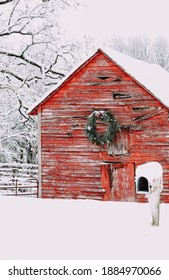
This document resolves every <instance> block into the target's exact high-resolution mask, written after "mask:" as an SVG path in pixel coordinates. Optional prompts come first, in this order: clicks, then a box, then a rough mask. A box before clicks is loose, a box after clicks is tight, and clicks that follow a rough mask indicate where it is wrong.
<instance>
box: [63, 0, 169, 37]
mask: <svg viewBox="0 0 169 280" xmlns="http://www.w3.org/2000/svg"><path fill="white" fill-rule="evenodd" d="M80 3H84V5H85V6H83V7H80V9H79V10H77V11H64V16H63V18H62V26H63V27H64V29H65V32H66V34H67V35H68V36H70V37H71V36H72V37H79V36H81V35H84V34H87V35H91V36H96V37H97V38H99V39H102V40H104V39H109V38H112V36H114V35H116V36H121V37H123V36H126V37H129V36H133V35H143V34H147V35H148V36H150V37H151V38H155V37H157V36H163V37H165V38H166V39H168V40H169V1H168V0H103V1H102V0H80Z"/></svg>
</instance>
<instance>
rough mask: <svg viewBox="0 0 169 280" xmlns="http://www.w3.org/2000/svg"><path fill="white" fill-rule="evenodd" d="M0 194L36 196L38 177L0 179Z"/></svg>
mask: <svg viewBox="0 0 169 280" xmlns="http://www.w3.org/2000/svg"><path fill="white" fill-rule="evenodd" d="M0 194H1V195H6V196H31V197H38V179H36V178H25V179H15V178H14V179H10V180H9V179H6V180H0Z"/></svg>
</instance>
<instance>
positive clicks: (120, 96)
mask: <svg viewBox="0 0 169 280" xmlns="http://www.w3.org/2000/svg"><path fill="white" fill-rule="evenodd" d="M113 98H114V99H126V98H131V94H127V93H119V92H116V93H113Z"/></svg>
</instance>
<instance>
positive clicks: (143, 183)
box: [137, 176, 149, 192]
mask: <svg viewBox="0 0 169 280" xmlns="http://www.w3.org/2000/svg"><path fill="white" fill-rule="evenodd" d="M137 191H138V192H149V183H148V180H147V178H145V177H143V176H141V177H139V178H138V180H137Z"/></svg>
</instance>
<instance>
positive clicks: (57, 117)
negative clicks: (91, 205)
mask: <svg viewBox="0 0 169 280" xmlns="http://www.w3.org/2000/svg"><path fill="white" fill-rule="evenodd" d="M168 106H169V73H168V72H167V71H165V70H164V69H162V68H161V67H160V66H158V65H154V64H149V63H146V62H142V61H140V60H137V59H134V58H131V57H128V56H126V55H124V54H121V53H119V52H116V51H103V50H101V49H99V50H97V52H95V53H94V54H93V55H92V56H90V57H89V58H88V59H87V60H85V61H84V62H83V63H82V64H81V65H80V66H79V67H77V68H76V69H75V70H74V71H72V72H71V73H70V74H69V75H68V76H67V77H65V78H64V79H63V80H62V82H61V83H60V84H58V85H57V87H56V88H55V89H54V90H53V91H51V92H50V93H47V94H46V95H45V96H44V97H43V98H42V99H41V100H39V101H38V102H37V103H36V104H34V105H33V106H32V108H30V110H29V114H31V115H36V114H37V115H38V122H39V184H40V191H39V196H40V197H43V198H80V199H83V198H86V199H98V200H116V201H144V197H145V193H147V192H148V191H149V187H150V183H149V181H148V179H147V178H146V177H145V176H141V175H140V177H139V178H136V172H137V168H138V167H140V165H142V164H144V163H148V162H156V163H158V164H159V165H160V166H161V167H162V170H163V178H162V180H163V191H162V195H161V200H162V201H163V202H169V120H168V116H169V114H168V113H169V108H168ZM151 172H152V173H153V172H154V176H155V173H156V171H155V170H152V171H151Z"/></svg>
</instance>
